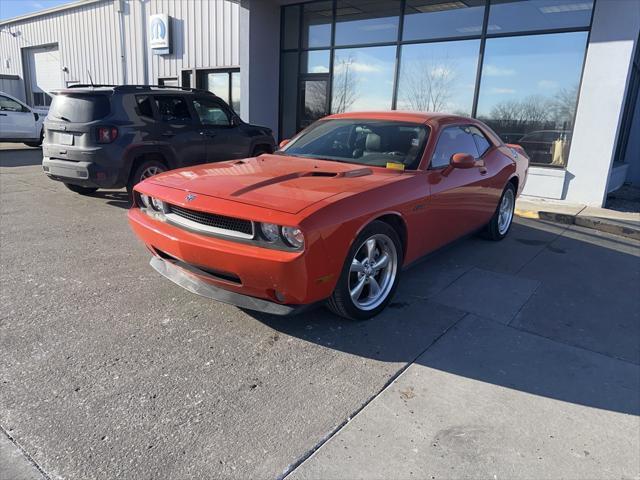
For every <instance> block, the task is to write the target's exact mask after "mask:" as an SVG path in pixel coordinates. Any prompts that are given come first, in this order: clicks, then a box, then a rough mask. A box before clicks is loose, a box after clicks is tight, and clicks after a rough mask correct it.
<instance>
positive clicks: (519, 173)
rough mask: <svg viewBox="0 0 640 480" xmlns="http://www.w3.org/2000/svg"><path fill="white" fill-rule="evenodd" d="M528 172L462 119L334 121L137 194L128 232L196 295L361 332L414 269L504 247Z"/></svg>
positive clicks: (143, 186) (156, 264)
mask: <svg viewBox="0 0 640 480" xmlns="http://www.w3.org/2000/svg"><path fill="white" fill-rule="evenodd" d="M528 167H529V159H528V157H527V156H526V154H525V152H524V151H523V150H522V148H520V147H519V146H517V145H505V144H504V143H503V142H502V141H501V140H500V138H499V137H498V136H497V135H496V134H495V133H494V132H493V131H492V130H491V129H490V128H488V127H487V126H486V125H484V124H483V123H482V122H479V121H477V120H474V119H471V118H465V117H459V116H451V115H442V114H430V113H424V114H423V113H409V112H404V113H403V112H380V113H372V112H367V113H348V114H339V115H332V116H329V117H326V118H324V119H322V120H319V121H317V122H316V123H314V124H313V125H311V126H310V127H308V128H306V129H305V130H304V131H302V132H301V133H299V134H298V135H296V136H295V137H294V138H293V139H292V140H291V141H286V140H285V141H283V142H282V143H281V144H280V150H279V151H277V152H275V153H274V154H263V155H260V156H259V157H255V158H247V159H244V160H231V161H227V162H221V163H215V164H208V165H199V166H195V167H189V168H183V169H179V170H173V171H170V172H166V173H163V174H160V175H157V176H155V177H151V178H148V179H147V180H144V181H143V182H141V183H139V184H138V185H137V186H136V187H135V195H134V206H133V207H132V208H131V210H130V211H129V221H130V223H131V226H132V228H133V230H134V231H135V233H136V234H137V235H138V236H139V237H140V238H141V239H142V241H143V242H144V243H145V244H146V246H147V247H148V248H149V250H150V251H151V253H152V254H153V257H152V259H151V265H152V266H153V268H155V269H156V270H157V271H158V272H159V273H161V274H162V275H164V276H165V277H167V278H168V279H170V280H172V281H173V282H175V283H177V284H178V285H180V286H181V287H183V288H185V289H187V290H189V291H191V292H193V293H197V294H200V295H204V296H206V297H209V298H212V299H215V300H218V301H221V302H226V303H231V304H233V305H237V306H239V307H241V308H246V309H251V310H259V311H263V312H267V313H271V314H278V315H286V314H292V313H296V312H299V311H301V310H302V309H304V308H306V307H308V306H310V305H314V304H317V303H320V302H326V304H327V305H328V306H329V308H330V309H331V310H332V311H333V312H335V313H336V314H338V315H341V316H343V317H347V318H351V319H367V318H370V317H373V316H374V315H376V314H378V313H379V312H380V311H382V310H383V309H384V308H385V306H386V305H387V304H388V303H389V301H390V300H391V298H392V297H393V294H394V291H395V289H396V287H397V286H398V280H399V277H400V272H401V270H402V269H403V267H406V266H407V265H409V264H411V263H412V262H413V261H415V260H416V259H419V258H420V257H421V256H423V255H425V254H427V253H429V252H432V251H434V250H436V249H437V248H439V247H442V246H443V245H445V244H447V243H449V242H451V241H453V240H455V239H457V238H459V237H461V236H463V235H466V234H468V233H471V232H474V231H480V230H482V231H483V232H484V234H485V236H486V237H488V238H489V239H492V240H501V239H502V238H504V237H505V236H506V235H507V233H508V232H509V227H510V226H511V221H512V218H513V212H514V206H515V200H516V197H517V196H518V194H519V193H520V192H521V191H522V189H523V187H524V184H525V181H526V177H527V169H528Z"/></svg>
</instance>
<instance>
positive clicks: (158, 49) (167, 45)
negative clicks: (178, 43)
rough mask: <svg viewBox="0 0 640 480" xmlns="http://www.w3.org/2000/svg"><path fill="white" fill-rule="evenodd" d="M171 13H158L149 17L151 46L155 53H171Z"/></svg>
mask: <svg viewBox="0 0 640 480" xmlns="http://www.w3.org/2000/svg"><path fill="white" fill-rule="evenodd" d="M169 26H170V23H169V15H167V14H166V13H157V14H155V15H151V16H150V17H149V46H150V47H151V49H152V50H153V53H155V54H158V55H166V54H168V53H171V30H170V28H169Z"/></svg>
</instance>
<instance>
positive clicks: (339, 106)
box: [332, 55, 358, 113]
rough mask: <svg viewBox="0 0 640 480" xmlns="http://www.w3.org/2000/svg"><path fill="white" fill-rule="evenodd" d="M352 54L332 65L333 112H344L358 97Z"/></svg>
mask: <svg viewBox="0 0 640 480" xmlns="http://www.w3.org/2000/svg"><path fill="white" fill-rule="evenodd" d="M354 62H355V60H354V58H353V56H351V55H349V57H348V58H346V59H341V60H340V61H339V62H338V63H337V65H334V67H333V71H334V74H333V99H332V109H333V113H344V112H346V111H348V110H349V109H350V108H351V106H352V105H353V104H354V103H355V101H356V100H357V99H358V93H357V88H358V79H357V78H356V76H355V75H354V71H353V63H354Z"/></svg>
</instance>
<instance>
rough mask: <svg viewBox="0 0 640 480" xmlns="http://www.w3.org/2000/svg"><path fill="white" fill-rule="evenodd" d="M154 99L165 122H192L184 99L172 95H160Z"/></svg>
mask: <svg viewBox="0 0 640 480" xmlns="http://www.w3.org/2000/svg"><path fill="white" fill-rule="evenodd" d="M154 98H155V100H156V105H157V107H158V112H159V113H160V118H161V119H162V121H163V122H175V123H189V122H191V114H190V113H189V108H188V107H187V102H186V101H185V99H184V98H182V97H178V96H175V97H174V96H172V95H158V96H157V97H154Z"/></svg>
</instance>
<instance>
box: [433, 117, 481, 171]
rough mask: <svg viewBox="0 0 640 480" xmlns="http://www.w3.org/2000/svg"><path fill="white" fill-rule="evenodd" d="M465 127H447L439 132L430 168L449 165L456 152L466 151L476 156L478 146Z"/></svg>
mask: <svg viewBox="0 0 640 480" xmlns="http://www.w3.org/2000/svg"><path fill="white" fill-rule="evenodd" d="M466 130H467V128H463V127H447V128H445V129H444V130H442V132H441V133H440V137H439V138H438V143H437V144H436V149H435V151H434V152H433V157H431V165H430V168H442V167H446V166H447V165H449V162H450V161H451V157H452V156H453V155H454V154H456V153H468V154H470V155H473V156H474V158H478V148H477V147H476V143H475V141H474V139H473V136H472V135H471V134H470V133H467V131H466Z"/></svg>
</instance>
